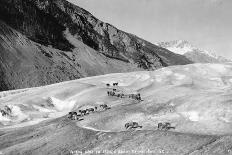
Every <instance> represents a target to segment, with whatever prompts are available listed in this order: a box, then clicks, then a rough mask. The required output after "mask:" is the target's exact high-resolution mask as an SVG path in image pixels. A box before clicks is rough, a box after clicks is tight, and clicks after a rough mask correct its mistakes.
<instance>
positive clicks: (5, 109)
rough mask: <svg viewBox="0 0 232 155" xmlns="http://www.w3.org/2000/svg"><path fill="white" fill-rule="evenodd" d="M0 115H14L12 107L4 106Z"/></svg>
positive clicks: (0, 110)
mask: <svg viewBox="0 0 232 155" xmlns="http://www.w3.org/2000/svg"><path fill="white" fill-rule="evenodd" d="M0 113H1V114H2V116H8V115H10V114H11V113H12V110H11V108H10V107H8V106H7V105H6V106H4V107H3V108H1V109H0Z"/></svg>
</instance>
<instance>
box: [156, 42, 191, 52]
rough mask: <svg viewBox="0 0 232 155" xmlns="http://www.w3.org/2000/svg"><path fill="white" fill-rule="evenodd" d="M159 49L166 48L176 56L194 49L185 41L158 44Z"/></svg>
mask: <svg viewBox="0 0 232 155" xmlns="http://www.w3.org/2000/svg"><path fill="white" fill-rule="evenodd" d="M158 45H159V46H160V47H163V48H166V49H168V50H170V51H172V52H174V53H177V54H181V55H183V54H185V53H187V52H190V51H193V50H194V47H193V46H192V45H191V44H190V43H189V42H188V41H186V40H174V41H170V42H161V43H158Z"/></svg>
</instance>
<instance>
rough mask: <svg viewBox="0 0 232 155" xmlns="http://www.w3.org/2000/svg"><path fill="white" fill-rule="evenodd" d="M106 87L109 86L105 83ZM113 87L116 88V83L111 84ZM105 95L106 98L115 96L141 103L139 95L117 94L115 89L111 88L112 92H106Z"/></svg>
mask: <svg viewBox="0 0 232 155" xmlns="http://www.w3.org/2000/svg"><path fill="white" fill-rule="evenodd" d="M106 86H107V87H109V86H110V84H109V83H107V84H106ZM113 86H118V83H113ZM107 95H108V96H116V97H119V98H125V97H128V98H132V99H135V100H138V101H142V98H141V95H140V93H138V94H123V93H117V89H116V88H113V90H112V91H107Z"/></svg>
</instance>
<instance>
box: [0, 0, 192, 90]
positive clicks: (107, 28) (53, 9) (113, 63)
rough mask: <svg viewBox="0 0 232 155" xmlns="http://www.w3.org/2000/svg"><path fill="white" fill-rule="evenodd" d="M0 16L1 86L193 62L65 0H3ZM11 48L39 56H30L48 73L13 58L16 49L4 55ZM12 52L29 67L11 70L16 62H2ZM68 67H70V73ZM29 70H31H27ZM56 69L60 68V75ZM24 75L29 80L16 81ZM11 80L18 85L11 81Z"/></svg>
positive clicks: (41, 83)
mask: <svg viewBox="0 0 232 155" xmlns="http://www.w3.org/2000/svg"><path fill="white" fill-rule="evenodd" d="M0 20H1V21H2V22H1V23H0V24H2V26H1V28H2V31H1V34H0V36H1V38H2V39H1V42H0V46H1V47H0V48H1V50H2V51H1V52H2V54H1V56H0V57H1V58H2V59H3V58H4V59H5V60H6V61H4V63H3V64H1V66H0V68H6V66H7V67H8V69H2V72H4V74H2V77H1V80H2V82H3V84H2V85H5V86H2V88H1V89H0V90H8V89H16V88H25V87H31V86H40V85H45V84H51V83H56V82H61V81H64V80H72V79H73V78H81V77H87V76H94V75H100V74H106V73H113V72H126V71H135V70H155V69H157V68H161V67H166V66H170V65H184V64H189V63H192V61H190V60H188V59H187V58H186V57H185V56H181V55H177V54H174V53H172V52H170V51H168V50H166V49H164V48H161V47H158V46H156V45H154V44H152V43H149V42H147V41H145V40H143V39H141V38H138V37H137V36H135V35H131V34H129V33H126V32H123V31H121V30H119V29H117V28H115V27H114V26H112V25H110V24H107V23H104V22H102V21H100V20H98V19H97V18H96V17H94V16H93V15H92V14H90V13H89V12H88V11H86V10H84V9H82V8H80V7H78V6H75V5H73V4H72V3H69V2H67V1H65V0H51V1H48V0H24V1H21V0H11V1H8V0H2V1H1V2H0ZM3 27H4V28H5V29H7V30H6V31H7V32H9V31H8V30H10V31H12V32H13V33H8V34H6V33H5V32H4V31H5V30H4V28H3ZM18 34H21V35H18ZM19 36H21V37H22V38H25V39H26V40H28V41H29V42H30V43H29V44H24V45H21V44H17V43H18V42H20V39H21V38H20V37H19ZM7 38H10V39H7ZM5 44H10V45H11V47H9V46H3V45H5ZM32 47H33V48H32ZM27 49H31V51H27ZM12 50H13V51H14V50H16V51H19V52H20V53H25V51H27V52H26V53H28V54H27V55H24V57H25V58H27V59H30V52H32V53H33V52H34V53H37V54H38V55H36V54H35V55H34V56H35V58H36V57H39V58H40V60H39V61H38V63H39V64H40V66H43V68H49V70H50V71H49V72H47V71H46V70H47V69H45V70H44V72H43V70H41V69H40V70H41V73H40V74H42V75H38V73H36V72H37V70H38V68H36V67H35V64H34V63H33V62H30V61H29V62H30V63H26V59H25V60H24V59H22V58H17V55H15V53H16V52H13V53H14V54H12V55H11V56H9V57H7V56H5V55H7V52H8V53H9V52H12ZM41 53H42V55H41ZM13 57H16V58H17V59H19V61H21V60H23V61H24V63H25V64H27V66H30V67H31V68H30V67H29V68H30V69H29V70H30V71H29V70H27V71H26V70H24V71H23V72H19V70H20V69H21V68H20V69H17V70H15V68H14V67H13V66H17V62H14V61H10V62H11V63H8V61H7V60H8V59H9V60H11V59H12V58H13ZM40 61H41V62H44V61H46V62H49V63H41V62H40ZM44 64H46V65H44ZM51 64H53V65H55V66H57V67H58V70H59V71H58V70H57V69H53V67H54V66H53V67H52V65H51ZM33 66H34V67H33ZM67 66H68V67H67ZM21 67H23V66H21ZM71 68H72V69H71ZM22 70H23V69H22ZM22 70H21V71H22ZM71 70H75V72H74V73H73V74H72V71H71ZM66 71H68V72H69V73H67V76H65V72H66ZM14 72H16V73H17V74H18V76H13V77H12V80H11V81H15V82H12V83H11V82H10V81H9V80H8V79H7V78H11V77H10V74H11V73H14ZM29 72H31V73H32V74H31V75H29V74H28V73H29ZM58 72H63V74H62V76H60V73H58ZM50 74H52V77H50ZM3 75H4V76H3ZM5 75H7V76H5ZM15 75H16V74H15ZM38 76H39V77H40V76H42V77H44V78H42V79H41V81H40V82H36V80H35V79H37V77H38ZM53 76H54V77H56V78H53ZM16 77H18V78H16ZM25 77H26V78H25ZM46 77H47V78H46ZM48 77H50V78H51V79H50V78H48ZM24 79H25V80H26V81H27V80H28V82H25V84H21V85H20V82H21V83H22V81H24ZM43 79H44V80H43ZM55 79H56V80H55ZM5 81H7V82H5ZM32 81H33V82H32ZM15 83H18V84H17V85H15Z"/></svg>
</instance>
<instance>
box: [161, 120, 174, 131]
mask: <svg viewBox="0 0 232 155" xmlns="http://www.w3.org/2000/svg"><path fill="white" fill-rule="evenodd" d="M170 129H175V127H173V126H171V123H169V122H164V123H158V130H165V131H166V130H170Z"/></svg>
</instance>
